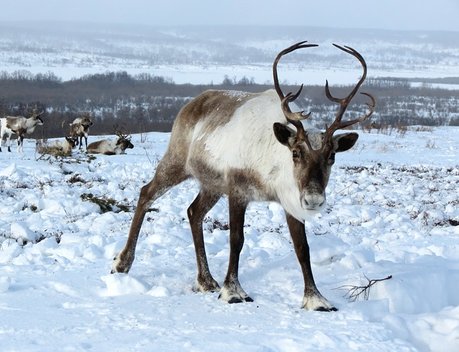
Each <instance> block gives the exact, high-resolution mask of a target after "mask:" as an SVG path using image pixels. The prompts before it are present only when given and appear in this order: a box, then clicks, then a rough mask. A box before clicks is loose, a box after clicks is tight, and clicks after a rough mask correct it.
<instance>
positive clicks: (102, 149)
mask: <svg viewBox="0 0 459 352" xmlns="http://www.w3.org/2000/svg"><path fill="white" fill-rule="evenodd" d="M116 135H117V136H118V139H117V140H116V141H113V140H108V139H103V140H101V141H97V142H92V143H91V144H89V145H88V147H87V148H86V151H87V152H88V153H89V154H105V155H116V154H126V152H125V150H126V149H132V148H134V145H133V144H132V143H131V137H130V136H127V135H124V134H122V133H121V132H117V133H116Z"/></svg>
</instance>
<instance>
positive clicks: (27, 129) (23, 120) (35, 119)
mask: <svg viewBox="0 0 459 352" xmlns="http://www.w3.org/2000/svg"><path fill="white" fill-rule="evenodd" d="M43 113H44V111H42V112H40V113H37V112H36V110H34V111H33V113H32V116H30V117H24V116H5V117H2V118H0V152H1V151H2V148H1V142H3V137H4V136H5V134H6V135H7V139H6V145H7V147H8V151H9V152H11V135H12V134H13V133H14V134H16V135H17V142H18V148H17V150H18V152H23V143H24V137H25V135H26V134H30V133H33V131H35V128H36V127H37V126H41V125H43V120H42V119H41V117H40V116H41V115H43Z"/></svg>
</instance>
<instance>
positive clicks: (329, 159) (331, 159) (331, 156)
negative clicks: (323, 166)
mask: <svg viewBox="0 0 459 352" xmlns="http://www.w3.org/2000/svg"><path fill="white" fill-rule="evenodd" d="M334 163H335V153H331V154H330V157H329V158H328V165H333V164H334Z"/></svg>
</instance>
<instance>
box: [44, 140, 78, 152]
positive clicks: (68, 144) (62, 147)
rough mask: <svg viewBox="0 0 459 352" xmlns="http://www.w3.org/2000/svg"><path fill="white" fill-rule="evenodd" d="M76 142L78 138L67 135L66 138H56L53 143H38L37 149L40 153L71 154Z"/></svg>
mask: <svg viewBox="0 0 459 352" xmlns="http://www.w3.org/2000/svg"><path fill="white" fill-rule="evenodd" d="M76 143H77V140H76V138H73V137H65V139H64V140H55V141H53V142H51V143H37V151H38V153H39V154H48V155H54V156H70V155H72V150H73V148H75V146H76Z"/></svg>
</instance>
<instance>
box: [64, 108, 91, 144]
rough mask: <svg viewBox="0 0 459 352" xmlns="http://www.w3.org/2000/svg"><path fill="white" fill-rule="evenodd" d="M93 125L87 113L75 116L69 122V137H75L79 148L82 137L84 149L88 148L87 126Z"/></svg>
mask: <svg viewBox="0 0 459 352" xmlns="http://www.w3.org/2000/svg"><path fill="white" fill-rule="evenodd" d="M92 125H93V123H92V121H91V116H90V115H89V113H86V114H84V115H83V116H80V117H77V118H76V119H75V120H73V122H72V123H71V124H70V133H69V135H70V137H74V138H77V145H79V146H80V147H79V148H80V149H82V148H83V138H84V142H85V146H86V149H88V135H89V127H91V126H92Z"/></svg>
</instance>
